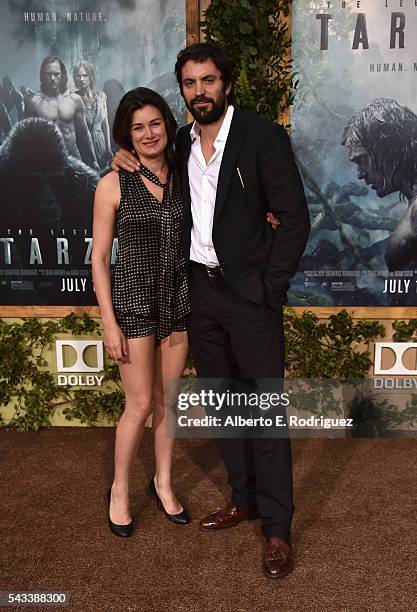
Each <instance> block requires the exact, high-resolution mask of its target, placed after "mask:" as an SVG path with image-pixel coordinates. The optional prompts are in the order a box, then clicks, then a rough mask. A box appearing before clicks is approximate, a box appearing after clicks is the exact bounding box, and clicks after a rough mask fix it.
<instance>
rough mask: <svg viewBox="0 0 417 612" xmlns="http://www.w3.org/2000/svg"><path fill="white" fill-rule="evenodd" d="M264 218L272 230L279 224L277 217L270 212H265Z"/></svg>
mask: <svg viewBox="0 0 417 612" xmlns="http://www.w3.org/2000/svg"><path fill="white" fill-rule="evenodd" d="M266 220H267V221H268V223H270V224H271V225H272V229H274V230H276V229H277V227H278V225H279V224H280V221H279V219H277V218H276V217H274V215H273V214H272V213H271V212H267V213H266Z"/></svg>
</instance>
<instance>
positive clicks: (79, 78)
mask: <svg viewBox="0 0 417 612" xmlns="http://www.w3.org/2000/svg"><path fill="white" fill-rule="evenodd" d="M73 78H74V83H75V86H76V87H77V88H78V89H77V91H76V92H75V93H77V94H78V95H79V96H81V99H82V101H83V103H84V108H85V118H86V120H87V126H88V129H89V131H90V134H91V138H92V141H93V145H94V151H95V154H96V158H97V162H98V165H99V166H100V168H101V169H102V168H106V167H107V166H108V165H109V164H110V162H111V160H112V157H113V153H112V151H111V147H110V129H109V122H108V119H107V99H106V94H105V93H104V91H97V89H96V78H95V74H94V70H93V67H92V65H91V64H90V62H87V61H85V60H83V61H81V62H79V63H78V64H76V66H75V67H74V71H73Z"/></svg>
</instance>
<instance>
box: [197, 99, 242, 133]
mask: <svg viewBox="0 0 417 612" xmlns="http://www.w3.org/2000/svg"><path fill="white" fill-rule="evenodd" d="M234 110H235V108H234V106H233V105H232V104H229V106H228V107H227V111H226V114H225V116H224V119H223V123H222V125H221V127H220V130H219V133H218V134H217V136H216V139H215V141H214V142H226V140H227V136H228V135H229V130H230V125H231V123H232V118H233V112H234ZM190 137H191V142H194V141H195V140H196V139H197V138H200V126H199V125H198V123H197V121H194V123H193V125H192V127H191V130H190Z"/></svg>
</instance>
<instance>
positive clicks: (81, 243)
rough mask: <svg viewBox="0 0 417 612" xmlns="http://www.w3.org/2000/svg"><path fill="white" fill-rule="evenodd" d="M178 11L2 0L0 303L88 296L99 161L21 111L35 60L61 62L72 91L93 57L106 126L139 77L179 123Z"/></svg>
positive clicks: (34, 81)
mask: <svg viewBox="0 0 417 612" xmlns="http://www.w3.org/2000/svg"><path fill="white" fill-rule="evenodd" d="M185 20H186V14H185V2H184V0H156V1H155V0H132V1H129V2H126V1H123V0H119V1H115V0H103V1H101V2H97V1H95V0H92V1H91V2H90V1H89V2H84V1H82V0H73V1H71V2H64V1H62V0H49V2H46V3H44V4H43V5H42V6H39V5H37V4H36V3H35V2H28V1H27V0H24V1H16V0H13V1H5V2H2V3H1V4H0V78H1V79H2V82H1V89H0V144H1V148H0V183H1V195H0V202H1V208H2V215H1V218H0V289H1V291H0V304H4V305H6V304H7V305H16V306H18V305H51V306H53V305H69V306H76V305H79V306H83V305H94V304H96V300H95V296H94V292H93V289H92V282H91V271H90V249H91V213H92V200H93V196H94V190H95V185H96V182H97V180H98V178H99V175H100V173H102V172H103V170H104V167H103V164H101V169H100V172H98V171H97V168H96V167H94V165H93V163H92V161H91V160H89V159H87V158H86V157H85V156H84V157H82V156H80V157H81V159H76V157H74V156H71V155H69V153H71V154H72V153H73V151H69V147H68V145H67V143H66V141H64V148H63V147H62V140H61V139H60V133H61V134H62V131H61V132H60V131H59V130H58V133H57V130H56V129H55V128H54V126H53V125H52V127H51V126H50V125H49V128H47V127H46V126H45V123H46V118H44V119H41V120H40V121H34V120H33V119H28V118H27V117H28V116H31V115H32V114H33V112H32V110H31V99H32V98H33V97H34V96H36V94H37V93H38V92H39V91H40V75H39V71H40V66H41V63H42V60H43V59H44V58H45V57H46V56H49V55H52V56H57V57H59V58H60V59H61V60H62V61H63V64H64V65H65V67H66V71H67V73H68V90H69V91H70V92H74V91H76V89H77V88H76V85H75V83H74V80H73V68H74V66H75V65H76V64H77V63H78V62H79V61H81V60H87V61H88V62H90V63H91V64H92V66H93V70H94V74H95V80H96V89H97V90H98V91H99V92H101V91H103V90H104V91H105V92H106V95H107V113H106V115H107V118H108V122H109V127H110V130H111V128H112V121H113V118H114V112H115V110H116V108H117V105H118V103H119V101H120V99H121V97H122V95H123V93H124V92H126V91H128V90H129V89H131V88H133V87H137V86H147V87H150V88H152V89H155V90H156V91H158V92H159V93H161V94H162V95H163V96H164V97H165V99H166V100H167V101H168V103H169V104H170V106H171V108H172V110H173V112H174V114H175V116H176V118H177V121H178V122H179V123H180V124H182V123H185V118H186V115H185V110H184V106H183V103H182V99H181V97H180V94H179V92H178V87H177V84H176V81H175V76H174V72H173V67H174V63H175V58H176V55H177V53H178V50H179V49H180V48H182V47H184V45H185V35H186V34H185V30H186V27H185V25H186V24H185ZM5 77H9V78H8V79H7V78H6V80H5ZM23 106H24V108H23ZM61 110H62V109H61ZM45 115H47V113H45ZM45 115H43V117H45ZM90 135H92V140H93V141H94V139H95V138H98V136H100V134H99V135H98V136H97V132H96V133H94V131H92V132H91V134H90ZM77 142H78V141H77ZM93 144H94V142H93ZM65 145H66V146H65ZM111 148H112V149H113V150H114V143H112V144H111Z"/></svg>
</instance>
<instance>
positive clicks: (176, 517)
mask: <svg viewBox="0 0 417 612" xmlns="http://www.w3.org/2000/svg"><path fill="white" fill-rule="evenodd" d="M149 493H150V495H151V496H152V497H153V498H154V499H156V503H157V506H158V508H159V510H162V512H163V513H164V514H165V516H166V517H167V519H168V520H169V521H171V522H172V523H175V524H176V525H187V524H188V523H190V522H191V519H190V517H189V516H188V514H187V512H186V511H185V510H183V511H182V512H179V513H178V514H169V513H168V512H167V511H166V510H165V508H164V506H163V504H162V502H161V500H160V498H159V495H158V493H157V490H156V487H155V481H154V477H153V476H152V480H151V482H150V483H149Z"/></svg>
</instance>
